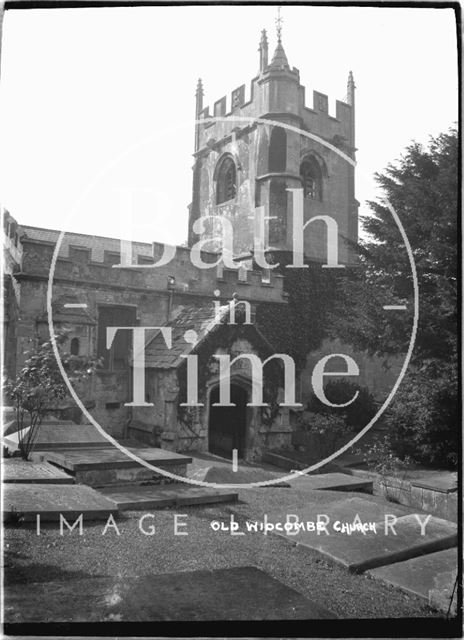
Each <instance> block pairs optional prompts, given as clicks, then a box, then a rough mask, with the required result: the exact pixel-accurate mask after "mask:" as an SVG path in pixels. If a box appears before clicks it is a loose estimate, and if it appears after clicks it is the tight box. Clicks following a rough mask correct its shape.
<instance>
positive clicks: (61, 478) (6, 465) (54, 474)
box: [2, 458, 74, 484]
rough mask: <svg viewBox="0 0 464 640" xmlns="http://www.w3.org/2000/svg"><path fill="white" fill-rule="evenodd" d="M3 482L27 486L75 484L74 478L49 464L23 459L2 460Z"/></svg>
mask: <svg viewBox="0 0 464 640" xmlns="http://www.w3.org/2000/svg"><path fill="white" fill-rule="evenodd" d="M2 468H3V476H2V479H3V482H14V483H26V484H74V478H73V477H72V476H70V475H69V474H67V473H65V472H64V471H63V470H62V469H58V468H57V467H54V466H53V465H52V464H49V463H48V462H32V461H29V460H22V459H21V458H6V459H4V460H2Z"/></svg>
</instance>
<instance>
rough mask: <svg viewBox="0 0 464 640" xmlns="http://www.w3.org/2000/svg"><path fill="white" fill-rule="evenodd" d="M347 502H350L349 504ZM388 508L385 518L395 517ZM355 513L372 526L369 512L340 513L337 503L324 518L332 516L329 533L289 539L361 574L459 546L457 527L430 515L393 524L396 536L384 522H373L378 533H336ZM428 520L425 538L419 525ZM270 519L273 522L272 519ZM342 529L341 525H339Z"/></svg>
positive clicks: (309, 516) (306, 518)
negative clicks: (338, 527) (388, 515)
mask: <svg viewBox="0 0 464 640" xmlns="http://www.w3.org/2000/svg"><path fill="white" fill-rule="evenodd" d="M347 502H348V501H347ZM389 507H390V506H389V505H386V510H385V513H386V514H392V515H394V514H395V511H394V510H393V509H390V508H389ZM356 513H358V514H359V520H360V521H361V523H366V522H372V520H371V519H370V518H369V517H368V516H367V514H366V510H365V511H364V512H363V510H362V509H359V510H357V511H353V510H351V511H350V510H347V509H343V505H340V507H339V508H338V509H337V503H336V502H335V503H331V504H330V505H328V507H327V509H326V512H325V515H329V514H330V516H329V517H330V522H329V524H328V525H327V531H328V532H329V535H327V534H326V533H325V532H323V531H322V532H319V534H318V533H317V532H316V531H300V532H299V533H297V535H294V536H287V534H279V535H283V536H285V537H288V538H289V539H290V540H292V541H293V542H295V543H297V544H298V545H301V546H303V547H307V548H308V549H311V550H313V551H316V552H317V553H319V554H320V555H322V556H324V557H325V558H328V559H330V560H331V561H333V562H335V563H336V564H340V565H342V566H344V567H345V568H347V569H349V570H350V571H353V572H356V573H361V572H363V571H366V570H367V569H373V568H375V567H381V566H384V565H389V564H392V563H394V562H400V561H402V560H407V559H409V558H414V557H417V556H420V555H422V554H425V553H432V552H434V551H440V550H442V549H449V548H451V547H454V546H455V545H456V544H457V528H456V525H455V524H454V523H452V522H449V521H448V520H442V519H440V518H435V517H433V516H431V515H430V514H427V515H424V514H419V515H418V516H416V515H415V514H410V515H403V516H400V517H398V518H396V521H394V520H393V519H392V518H391V519H390V521H391V523H392V524H393V525H394V529H395V531H396V535H394V534H393V532H392V530H391V529H388V533H386V525H385V518H384V519H382V520H378V521H377V522H374V523H373V524H375V530H376V531H375V532H374V531H366V532H365V533H363V532H362V531H354V532H352V533H351V534H348V533H344V532H342V531H336V530H335V528H334V527H336V526H337V525H336V524H335V523H336V522H339V523H345V522H346V523H353V521H354V519H355V517H356ZM418 517H419V518H420V520H421V522H424V521H425V519H426V518H428V521H427V525H426V527H425V535H421V528H420V523H419V520H418ZM299 518H300V521H305V522H306V521H311V520H316V516H315V514H314V513H312V514H299ZM269 519H270V518H269ZM338 526H340V525H338Z"/></svg>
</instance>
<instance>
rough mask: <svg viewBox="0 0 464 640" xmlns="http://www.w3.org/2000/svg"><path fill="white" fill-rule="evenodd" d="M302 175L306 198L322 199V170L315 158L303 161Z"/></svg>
mask: <svg viewBox="0 0 464 640" xmlns="http://www.w3.org/2000/svg"><path fill="white" fill-rule="evenodd" d="M300 176H301V181H302V186H303V193H304V197H305V198H312V199H313V200H322V171H321V167H320V166H319V163H318V162H317V160H315V159H314V158H307V159H306V160H304V161H303V162H302V163H301V167H300Z"/></svg>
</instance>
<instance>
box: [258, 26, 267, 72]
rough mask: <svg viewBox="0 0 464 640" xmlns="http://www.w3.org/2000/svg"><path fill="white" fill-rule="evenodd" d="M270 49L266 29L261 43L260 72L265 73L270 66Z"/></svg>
mask: <svg viewBox="0 0 464 640" xmlns="http://www.w3.org/2000/svg"><path fill="white" fill-rule="evenodd" d="M268 52H269V48H268V42H267V34H266V29H263V30H262V31H261V40H260V42H259V70H260V72H263V71H264V70H265V68H266V67H267V65H268V55H269V53H268Z"/></svg>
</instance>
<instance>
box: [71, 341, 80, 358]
mask: <svg viewBox="0 0 464 640" xmlns="http://www.w3.org/2000/svg"><path fill="white" fill-rule="evenodd" d="M71 355H72V356H78V355H79V338H73V339H72V340H71Z"/></svg>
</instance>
